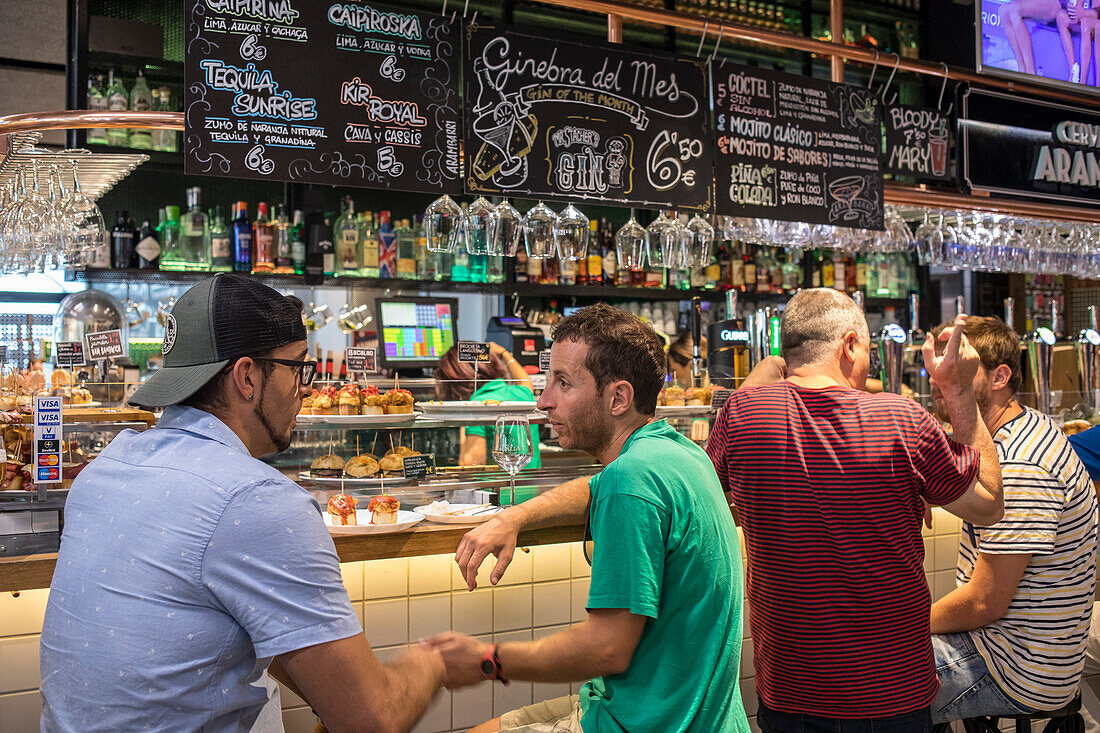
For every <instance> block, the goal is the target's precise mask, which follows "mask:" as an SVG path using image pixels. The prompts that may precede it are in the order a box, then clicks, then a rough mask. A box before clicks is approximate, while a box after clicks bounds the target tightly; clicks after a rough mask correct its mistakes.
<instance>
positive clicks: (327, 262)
mask: <svg viewBox="0 0 1100 733" xmlns="http://www.w3.org/2000/svg"><path fill="white" fill-rule="evenodd" d="M305 222H306V223H305V225H306V231H307V235H306V264H305V282H306V285H320V284H321V283H323V282H324V281H325V274H326V273H331V272H333V270H334V269H335V267H336V248H335V246H334V245H333V242H332V239H333V237H332V227H331V226H330V225H329V224H328V222H327V221H325V217H324V216H323V215H322V214H321V213H320V212H318V211H311V212H309V213H308V214H306V219H305ZM317 348H318V349H320V346H318V347H317Z"/></svg>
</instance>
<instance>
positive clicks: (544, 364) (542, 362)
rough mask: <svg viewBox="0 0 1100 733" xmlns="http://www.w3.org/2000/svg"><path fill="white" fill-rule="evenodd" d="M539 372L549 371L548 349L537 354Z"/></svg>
mask: <svg viewBox="0 0 1100 733" xmlns="http://www.w3.org/2000/svg"><path fill="white" fill-rule="evenodd" d="M539 371H540V372H548V371H550V349H544V350H543V351H540V352H539Z"/></svg>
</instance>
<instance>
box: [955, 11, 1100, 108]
mask: <svg viewBox="0 0 1100 733" xmlns="http://www.w3.org/2000/svg"><path fill="white" fill-rule="evenodd" d="M974 5H975V12H976V13H977V18H976V26H977V29H978V39H977V40H978V48H977V52H978V71H981V72H990V73H994V74H998V75H1003V76H1011V77H1013V78H1016V79H1021V80H1026V81H1030V82H1033V83H1041V84H1053V85H1056V86H1062V87H1068V88H1072V89H1074V90H1076V91H1084V92H1096V91H1098V90H1097V83H1096V82H1097V74H1096V54H1095V53H1094V51H1097V50H1100V44H1098V42H1097V40H1096V36H1097V33H1096V30H1097V28H1096V26H1097V7H1100V0H1011V1H1008V2H1005V1H1003V0H976V2H975V3H974Z"/></svg>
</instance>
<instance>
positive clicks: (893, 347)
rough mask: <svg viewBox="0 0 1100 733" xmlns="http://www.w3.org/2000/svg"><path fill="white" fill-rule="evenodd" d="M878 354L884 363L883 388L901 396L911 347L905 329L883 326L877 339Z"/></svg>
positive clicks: (890, 324) (889, 325) (888, 325)
mask: <svg viewBox="0 0 1100 733" xmlns="http://www.w3.org/2000/svg"><path fill="white" fill-rule="evenodd" d="M875 341H876V342H877V343H878V353H879V357H880V359H881V362H882V388H883V390H884V391H886V392H893V393H894V394H901V376H902V369H903V368H904V366H905V360H906V359H905V351H906V348H907V347H908V345H909V338H908V335H907V334H906V333H905V329H904V328H902V327H901V326H899V325H898V324H896V323H887V324H885V325H883V327H882V330H881V331H879V332H878V335H877V336H876V337H875Z"/></svg>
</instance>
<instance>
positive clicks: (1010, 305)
mask: <svg viewBox="0 0 1100 733" xmlns="http://www.w3.org/2000/svg"><path fill="white" fill-rule="evenodd" d="M1004 306H1005V325H1006V326H1008V327H1009V328H1011V329H1012V330H1013V331H1015V330H1016V299H1015V298H1005V300H1004Z"/></svg>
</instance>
